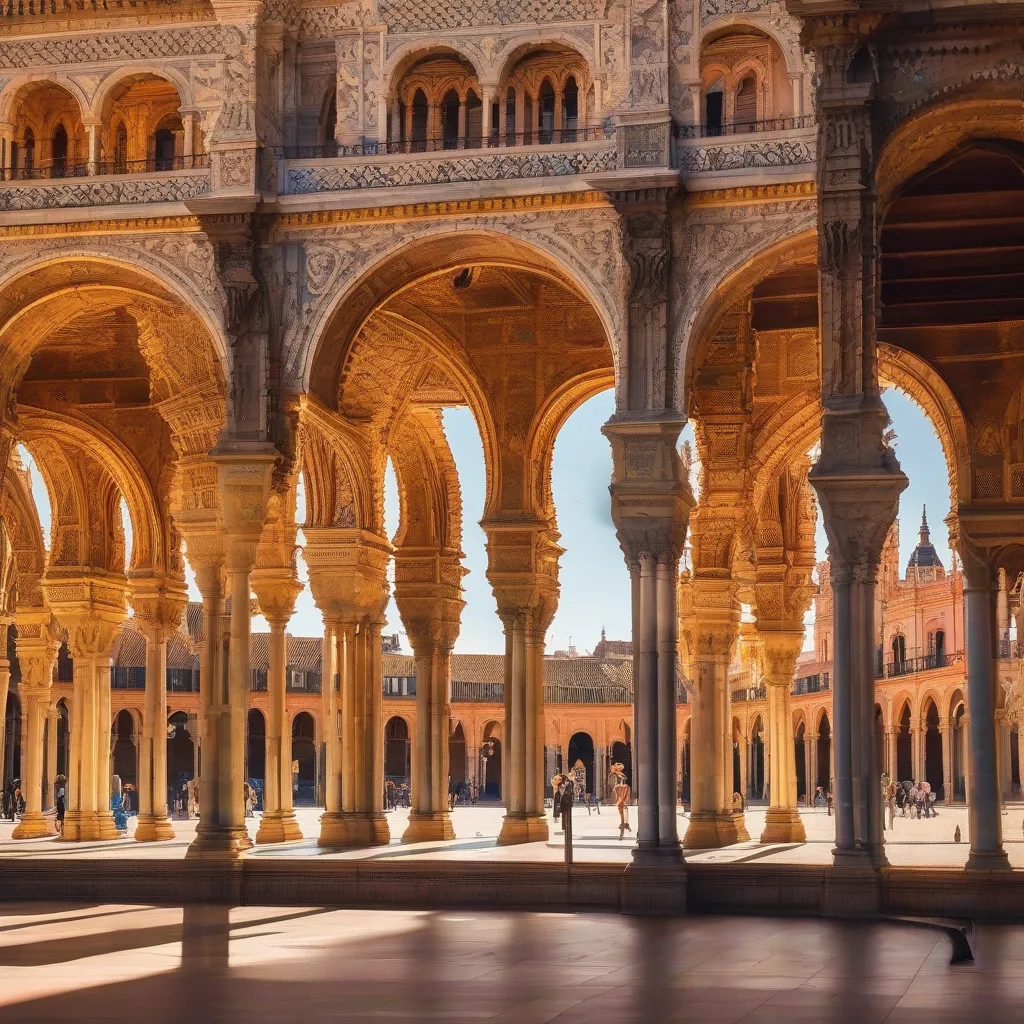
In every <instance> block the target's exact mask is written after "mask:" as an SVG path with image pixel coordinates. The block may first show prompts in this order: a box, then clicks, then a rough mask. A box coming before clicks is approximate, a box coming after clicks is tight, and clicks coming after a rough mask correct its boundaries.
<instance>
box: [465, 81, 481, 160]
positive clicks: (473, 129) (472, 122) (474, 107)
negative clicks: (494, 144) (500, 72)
mask: <svg viewBox="0 0 1024 1024" xmlns="http://www.w3.org/2000/svg"><path fill="white" fill-rule="evenodd" d="M483 144H484V105H483V103H482V102H481V101H480V97H479V96H477V94H476V93H475V92H474V91H473V90H472V89H470V90H469V92H468V93H467V94H466V138H465V139H464V140H463V142H462V145H463V146H465V147H466V149H479V148H480V147H481V146H482V145H483Z"/></svg>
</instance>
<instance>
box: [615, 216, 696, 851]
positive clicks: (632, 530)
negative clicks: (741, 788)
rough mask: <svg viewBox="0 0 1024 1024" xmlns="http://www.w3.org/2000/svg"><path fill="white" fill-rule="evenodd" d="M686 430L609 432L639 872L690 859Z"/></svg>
mask: <svg viewBox="0 0 1024 1024" xmlns="http://www.w3.org/2000/svg"><path fill="white" fill-rule="evenodd" d="M629 222H630V224H631V225H633V226H634V228H635V231H636V234H635V237H633V240H632V243H631V244H632V245H633V247H634V248H635V249H636V250H637V258H638V259H639V260H640V262H641V264H642V265H643V266H644V267H647V266H648V262H647V261H649V260H650V259H652V252H653V248H655V247H657V246H659V245H660V244H662V243H661V239H660V236H658V235H657V234H656V232H652V233H651V235H650V237H646V236H645V237H641V236H640V226H639V224H636V223H634V221H633V219H632V217H630V218H629ZM654 223H655V224H657V223H658V221H657V220H656V219H655V221H654ZM648 246H650V247H652V248H651V249H649V248H648ZM636 278H637V279H636V280H634V282H633V291H632V299H631V302H632V306H631V313H630V315H631V318H632V319H631V325H632V326H631V330H634V329H638V327H639V320H640V318H642V317H643V316H645V315H649V310H650V308H657V306H658V303H659V302H660V301H661V298H662V295H661V291H660V289H659V288H658V287H657V286H656V282H650V281H647V279H646V277H645V274H644V272H638V273H637V275H636ZM645 311H647V312H645ZM638 372H639V371H638ZM681 429H682V421H681V420H679V419H678V418H677V417H676V415H675V414H673V413H669V412H666V413H664V414H663V415H662V416H661V417H660V418H659V417H653V416H652V417H650V418H648V419H634V420H629V419H627V418H623V419H622V420H618V419H612V420H610V421H609V422H608V423H607V424H605V426H604V434H605V436H606V437H607V438H608V440H609V442H610V444H611V447H612V458H613V466H614V469H613V475H612V485H611V496H612V519H613V521H614V522H615V528H616V534H617V536H618V539H619V544H620V546H621V548H622V551H623V554H624V555H625V557H626V564H627V565H628V566H629V570H630V577H631V580H632V595H633V603H632V612H633V650H634V662H635V664H634V675H633V678H634V694H633V701H634V725H635V727H634V732H633V737H632V740H633V763H634V765H635V766H636V769H635V772H634V774H633V776H632V778H633V787H634V794H635V795H636V797H637V825H636V832H635V835H636V838H637V844H636V847H635V849H634V851H633V861H634V864H636V865H640V864H641V863H643V862H652V863H653V862H654V861H664V862H666V863H669V864H671V863H674V862H679V861H680V860H681V857H682V850H681V845H680V842H679V834H678V809H677V799H676V780H677V764H678V756H679V743H678V735H677V715H676V683H677V676H678V646H679V643H678V641H679V618H678V609H677V600H678V587H679V583H678V566H679V557H680V554H681V552H682V549H683V545H684V543H685V539H686V529H687V524H688V522H689V514H690V509H691V508H692V507H693V495H692V493H691V491H690V487H689V482H688V480H687V476H686V470H685V468H684V467H683V465H682V462H681V460H680V458H679V455H678V451H677V448H676V443H677V440H678V437H679V432H680V430H681ZM691 774H695V773H691Z"/></svg>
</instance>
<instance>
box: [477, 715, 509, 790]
mask: <svg viewBox="0 0 1024 1024" xmlns="http://www.w3.org/2000/svg"><path fill="white" fill-rule="evenodd" d="M480 760H481V771H480V777H481V778H482V780H483V784H482V785H481V786H480V798H481V799H488V800H501V799H502V780H503V769H504V765H503V764H502V746H501V736H500V728H499V726H498V724H497V722H488V724H487V725H486V726H485V727H484V741H483V744H482V745H481V748H480Z"/></svg>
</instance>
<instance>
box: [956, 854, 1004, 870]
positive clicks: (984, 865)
mask: <svg viewBox="0 0 1024 1024" xmlns="http://www.w3.org/2000/svg"><path fill="white" fill-rule="evenodd" d="M964 867H965V868H966V869H967V870H968V871H1009V870H1010V858H1009V857H1007V856H1006V851H1005V850H1002V849H1000V850H971V852H970V854H969V855H968V857H967V863H966V864H965V865H964Z"/></svg>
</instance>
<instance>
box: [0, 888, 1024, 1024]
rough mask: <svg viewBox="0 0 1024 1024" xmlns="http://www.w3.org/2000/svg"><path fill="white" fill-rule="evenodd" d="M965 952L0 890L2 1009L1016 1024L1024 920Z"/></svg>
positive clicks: (161, 1016)
mask: <svg viewBox="0 0 1024 1024" xmlns="http://www.w3.org/2000/svg"><path fill="white" fill-rule="evenodd" d="M975 948H976V955H977V958H978V959H977V963H975V964H974V965H970V966H963V965H961V966H956V967H952V966H950V965H949V962H948V961H949V946H948V941H947V940H946V938H945V937H944V936H942V935H940V934H939V933H936V932H933V931H930V930H924V929H914V928H906V927H901V926H898V925H891V924H884V925H880V924H871V925H866V924H855V923H852V922H835V921H796V920H781V921H780V920H766V919H760V918H758V919H752V918H735V917H729V918H716V917H711V918H681V919H674V920H673V919H664V920H662V919H650V918H630V917H623V916H619V915H587V916H580V915H576V914H532V913H514V912H506V911H494V910H491V911H479V912H476V911H473V912H469V911H465V912H433V911H419V912H401V911H358V910H324V909H319V908H315V907H314V908H274V909H268V908H260V907H240V908H232V909H228V908H226V907H216V906H187V907H184V908H181V907H152V906H141V907H130V906H115V905H106V906H82V905H76V904H59V905H58V904H42V903H41V904H28V905H26V904H17V905H15V904H8V905H0V1019H2V1020H3V1021H4V1022H5V1024H14V1022H21V1021H52V1022H58V1021H76V1022H78V1021H104V1022H117V1021H127V1020H132V1021H137V1020H144V1021H147V1022H155V1021H179V1020H188V1021H192V1022H197V1024H198V1022H202V1024H205V1022H207V1021H225V1020H231V1021H238V1020H245V1021H254V1022H275V1024H277V1022H280V1021H301V1022H303V1024H316V1022H319V1021H321V1020H332V1021H342V1020H343V1021H398V1022H401V1021H442V1022H449V1021H459V1022H465V1024H473V1022H476V1021H514V1022H516V1024H541V1022H545V1021H558V1022H562V1024H583V1022H591V1021H593V1022H599V1024H615V1022H618V1021H630V1020H635V1021H655V1020H658V1021H660V1020H676V1021H687V1020H688V1021H702V1022H715V1024H729V1022H736V1021H743V1022H745V1024H783V1022H785V1024H798V1022H810V1021H814V1022H832V1021H841V1022H844V1024H881V1022H883V1021H884V1022H885V1024H943V1022H953V1021H978V1020H983V1021H985V1024H1004V1022H1005V1024H1010V1022H1014V1024H1017V1022H1019V1021H1020V1020H1021V1009H1020V1008H1021V1005H1022V1000H1024V928H1019V927H996V926H992V927H984V928H980V929H978V932H977V934H976V936H975Z"/></svg>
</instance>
